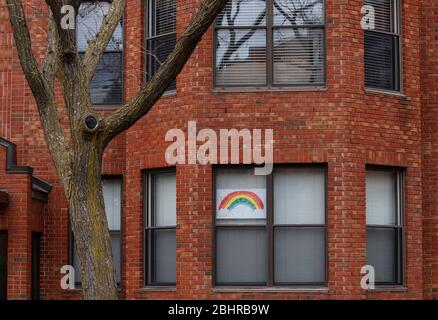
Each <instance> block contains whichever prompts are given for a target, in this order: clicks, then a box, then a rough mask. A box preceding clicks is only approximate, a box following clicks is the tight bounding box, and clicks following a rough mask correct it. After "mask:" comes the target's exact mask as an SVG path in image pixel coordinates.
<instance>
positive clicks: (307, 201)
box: [215, 167, 327, 286]
mask: <svg viewBox="0 0 438 320" xmlns="http://www.w3.org/2000/svg"><path fill="white" fill-rule="evenodd" d="M325 171H326V170H325V168H324V167H277V168H274V172H273V174H272V175H270V176H267V177H266V176H255V175H254V169H253V168H238V167H237V168H227V169H223V168H218V169H217V170H216V177H215V181H216V210H215V213H216V216H215V228H216V238H215V239H216V259H215V263H216V266H215V282H216V284H217V285H254V286H259V285H261V286H273V285H295V284H297V285H322V284H325V283H326V247H327V245H326V238H327V237H326V213H325V212H326V204H325V199H326V187H325V186H326V182H325V180H326V178H325V176H326V173H325Z"/></svg>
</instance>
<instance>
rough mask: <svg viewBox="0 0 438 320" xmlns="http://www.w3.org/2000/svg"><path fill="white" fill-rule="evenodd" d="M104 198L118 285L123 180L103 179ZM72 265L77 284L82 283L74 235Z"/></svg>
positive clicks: (119, 278) (120, 264)
mask: <svg viewBox="0 0 438 320" xmlns="http://www.w3.org/2000/svg"><path fill="white" fill-rule="evenodd" d="M102 186H103V198H104V202H105V213H106V218H107V221H108V227H109V232H110V237H111V248H112V252H113V257H114V263H115V266H116V278H117V283H118V284H119V285H120V283H121V266H122V260H121V251H122V249H121V248H122V242H121V215H122V179H121V178H118V177H110V176H108V177H102ZM71 239H72V245H71V249H72V253H71V258H72V262H73V263H72V265H73V266H74V268H75V281H76V283H77V284H80V282H81V270H80V267H79V261H78V258H77V255H76V249H75V245H74V237H73V233H72V237H71Z"/></svg>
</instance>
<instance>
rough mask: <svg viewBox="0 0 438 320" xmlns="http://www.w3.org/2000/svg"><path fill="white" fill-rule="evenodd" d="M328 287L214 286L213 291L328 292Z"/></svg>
mask: <svg viewBox="0 0 438 320" xmlns="http://www.w3.org/2000/svg"><path fill="white" fill-rule="evenodd" d="M328 291H329V288H328V287H226V286H221V287H214V288H213V292H305V293H312V292H314V293H318V292H323V293H324V292H328Z"/></svg>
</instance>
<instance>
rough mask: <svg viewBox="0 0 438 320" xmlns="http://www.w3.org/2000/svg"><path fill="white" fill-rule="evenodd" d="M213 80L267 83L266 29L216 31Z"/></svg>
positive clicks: (219, 82) (234, 82) (246, 83)
mask: <svg viewBox="0 0 438 320" xmlns="http://www.w3.org/2000/svg"><path fill="white" fill-rule="evenodd" d="M216 37H217V39H216V40H217V47H216V83H217V84H218V85H223V86H229V85H265V84H266V31H265V30H263V29H239V30H236V29H232V30H218V31H217V32H216Z"/></svg>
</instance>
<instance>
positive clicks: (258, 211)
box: [216, 168, 266, 225]
mask: <svg viewBox="0 0 438 320" xmlns="http://www.w3.org/2000/svg"><path fill="white" fill-rule="evenodd" d="M216 219H217V222H216V223H217V224H218V225H220V224H265V223H266V177H265V176H256V175H255V174H254V169H253V168H251V169H238V170H236V169H221V170H218V172H217V175H216Z"/></svg>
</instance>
